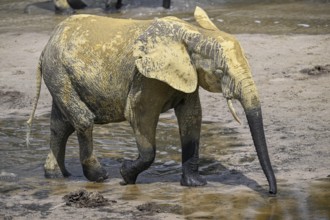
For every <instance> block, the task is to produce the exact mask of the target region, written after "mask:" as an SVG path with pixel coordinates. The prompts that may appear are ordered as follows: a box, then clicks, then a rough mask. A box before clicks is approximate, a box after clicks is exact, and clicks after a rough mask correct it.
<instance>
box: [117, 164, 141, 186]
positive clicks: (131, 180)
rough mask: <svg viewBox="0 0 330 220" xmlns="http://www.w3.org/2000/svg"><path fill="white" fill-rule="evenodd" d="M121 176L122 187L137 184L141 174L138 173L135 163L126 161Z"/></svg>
mask: <svg viewBox="0 0 330 220" xmlns="http://www.w3.org/2000/svg"><path fill="white" fill-rule="evenodd" d="M120 174H121V176H122V177H123V181H122V182H120V184H121V185H128V184H135V182H136V179H137V176H138V175H139V172H137V171H136V168H135V166H134V161H131V160H125V161H124V162H123V165H122V166H121V169H120Z"/></svg>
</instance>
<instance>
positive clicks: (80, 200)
mask: <svg viewBox="0 0 330 220" xmlns="http://www.w3.org/2000/svg"><path fill="white" fill-rule="evenodd" d="M63 200H64V201H65V203H66V205H67V206H74V207H77V208H96V207H100V206H107V205H109V204H110V202H112V203H116V201H109V200H108V199H106V198H104V197H103V196H102V195H101V194H100V193H98V192H87V191H86V190H83V189H81V190H77V191H74V192H71V193H69V194H67V195H65V196H64V197H63Z"/></svg>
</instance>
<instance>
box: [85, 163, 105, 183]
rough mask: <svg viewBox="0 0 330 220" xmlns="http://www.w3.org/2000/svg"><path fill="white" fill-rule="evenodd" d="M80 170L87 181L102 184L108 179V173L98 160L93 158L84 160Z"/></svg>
mask: <svg viewBox="0 0 330 220" xmlns="http://www.w3.org/2000/svg"><path fill="white" fill-rule="evenodd" d="M82 168H83V171H84V175H85V177H86V178H87V179H88V180H89V181H93V182H103V181H104V180H106V179H108V178H109V175H108V172H107V171H106V170H105V169H104V168H103V167H102V166H101V164H100V163H99V162H98V160H97V159H96V158H94V157H92V158H90V159H88V160H85V161H84V163H82Z"/></svg>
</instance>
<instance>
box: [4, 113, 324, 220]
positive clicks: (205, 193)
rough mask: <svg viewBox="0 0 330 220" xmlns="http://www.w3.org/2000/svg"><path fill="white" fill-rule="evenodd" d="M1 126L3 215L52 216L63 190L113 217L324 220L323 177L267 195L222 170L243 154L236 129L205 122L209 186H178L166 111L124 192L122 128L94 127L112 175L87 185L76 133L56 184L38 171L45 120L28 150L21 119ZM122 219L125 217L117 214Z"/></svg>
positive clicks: (129, 145) (204, 165)
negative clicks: (89, 197) (148, 162)
mask: <svg viewBox="0 0 330 220" xmlns="http://www.w3.org/2000/svg"><path fill="white" fill-rule="evenodd" d="M0 123H1V130H0V141H1V142H0V152H1V156H0V159H1V160H0V167H1V170H2V172H1V175H0V182H1V187H0V197H2V201H6V200H8V201H9V203H4V202H0V210H1V209H3V208H6V209H7V210H8V212H9V213H11V211H14V210H17V209H19V210H21V212H23V211H22V210H25V211H26V210H28V211H29V212H38V213H41V216H42V215H51V213H53V211H52V210H54V209H55V208H56V209H57V208H58V207H59V206H60V207H63V206H64V204H65V202H64V200H59V201H58V202H57V204H56V203H55V204H54V203H52V202H54V201H53V199H52V198H54V196H58V197H59V198H63V196H64V195H66V194H68V193H71V192H74V191H77V190H78V189H85V190H87V191H89V192H93V191H97V192H99V193H100V195H99V196H101V195H102V196H104V198H106V199H109V198H110V200H111V201H112V202H111V203H109V205H105V206H102V207H103V208H102V210H103V211H105V210H108V209H111V210H112V212H114V211H113V209H118V208H114V207H113V206H120V205H122V206H124V205H123V204H125V203H131V202H133V201H134V202H137V203H133V205H131V206H132V208H134V211H133V212H132V211H130V212H129V213H133V214H134V215H137V216H139V215H142V216H143V215H148V216H149V215H150V216H153V215H158V214H160V213H166V214H167V215H168V214H173V215H178V216H185V218H186V219H195V218H201V219H227V218H228V217H230V218H231V219H330V211H329V210H330V180H329V179H323V180H314V181H309V182H306V183H304V182H300V183H298V184H287V183H285V181H284V182H283V181H282V183H281V180H280V184H279V194H278V195H277V196H276V197H269V196H268V195H267V194H266V193H265V191H266V189H267V185H262V186H260V185H259V183H258V182H257V181H256V180H254V179H253V178H250V177H249V176H248V175H245V174H244V173H243V172H240V171H239V170H235V169H229V168H228V167H230V163H229V162H228V161H226V160H224V158H226V157H227V156H230V157H231V158H233V155H234V154H236V153H238V154H240V153H242V152H244V151H245V147H244V143H243V139H244V138H241V136H240V135H239V134H238V133H237V131H235V129H228V128H226V129H225V128H223V127H221V126H220V123H210V122H208V123H204V124H203V130H202V140H201V142H202V143H203V145H204V147H203V149H202V151H201V157H202V159H201V166H200V167H201V173H202V175H204V176H205V177H206V179H207V180H208V182H209V184H208V185H207V186H206V187H201V188H186V187H181V186H180V185H179V180H180V175H181V165H180V157H181V152H180V148H179V147H178V146H179V142H178V138H179V137H178V134H177V133H178V128H177V126H176V123H175V120H174V118H173V115H171V114H168V115H167V116H165V117H163V118H162V119H161V120H160V123H159V126H158V132H157V141H158V142H157V143H158V147H157V149H158V150H157V159H156V162H155V163H154V165H153V166H152V167H151V168H150V169H149V170H147V171H146V172H144V173H143V174H141V176H139V179H138V184H137V185H132V186H126V187H123V186H120V184H119V181H120V178H121V177H120V174H119V168H120V164H121V161H122V160H123V158H130V159H134V158H135V157H136V156H137V151H136V147H135V140H134V137H133V135H132V131H131V128H130V127H129V125H128V124H127V123H118V124H109V125H102V126H96V128H95V132H94V140H95V150H96V154H97V155H98V156H99V157H100V158H102V159H101V162H102V164H103V165H104V166H105V168H106V169H107V170H108V171H109V173H110V176H111V179H110V181H107V182H105V183H91V182H88V181H87V180H86V179H85V178H84V176H83V175H82V171H81V168H80V164H79V159H78V147H77V146H78V143H77V139H76V138H75V137H74V135H73V136H72V137H71V138H70V139H69V142H68V149H67V154H66V158H67V160H66V164H67V167H68V169H69V170H70V171H71V173H72V174H73V177H70V178H68V179H55V180H49V179H45V178H44V177H43V168H42V166H43V163H44V160H45V158H46V155H47V153H48V138H49V131H48V130H49V125H48V119H47V118H44V117H42V118H38V119H37V120H36V121H35V124H34V126H33V131H32V137H33V138H32V139H31V146H30V148H26V146H25V124H24V123H25V122H24V121H22V120H15V119H3V120H1V122H0ZM244 135H247V134H244V133H243V137H244ZM215 143H217V145H215ZM212 146H213V148H212ZM210 148H211V149H210ZM215 152H216V153H215ZM215 155H221V156H215ZM239 157H240V156H239ZM250 160H255V158H252V159H251V158H245V159H241V160H238V159H237V161H238V162H239V163H240V164H241V166H244V164H245V163H247V162H248V163H249V164H250V163H251V162H250ZM250 165H251V164H250ZM236 167H238V169H239V166H236ZM256 169H257V168H256ZM259 169H260V168H259ZM21 194H23V195H21ZM17 195H20V196H21V197H23V198H21V197H20V199H22V201H26V202H23V204H20V205H18V203H17V201H15V200H14V201H13V199H9V198H13V196H14V198H15V196H17ZM102 198H103V197H102ZM28 201H29V202H28ZM32 201H34V202H32ZM117 203H118V204H117ZM8 204H10V205H8ZM8 207H9V208H8ZM108 211H109V210H108ZM121 214H123V215H127V216H129V214H128V213H126V214H125V212H124V211H123V210H121ZM0 216H1V211H0Z"/></svg>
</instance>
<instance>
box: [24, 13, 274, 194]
mask: <svg viewBox="0 0 330 220" xmlns="http://www.w3.org/2000/svg"><path fill="white" fill-rule="evenodd" d="M195 18H196V21H197V22H198V23H199V25H200V26H194V25H191V24H189V23H186V22H185V21H183V20H180V19H178V18H176V17H165V18H159V19H155V20H141V21H139V20H125V19H112V18H107V17H99V16H93V15H74V16H71V17H69V18H68V19H66V20H65V21H63V22H62V23H61V24H59V26H58V27H57V28H56V29H55V31H54V32H53V35H52V37H51V38H50V40H49V42H48V44H47V45H46V47H45V49H44V50H43V52H42V54H41V57H40V61H39V66H38V74H37V79H38V80H37V98H36V101H35V104H34V108H33V112H32V114H31V117H30V119H29V120H28V125H29V126H31V123H32V119H33V117H34V113H35V110H36V106H37V102H38V97H39V94H40V86H41V77H42V76H43V79H44V82H45V84H46V86H47V87H48V90H49V91H50V94H51V95H52V98H53V105H52V111H51V125H50V126H51V137H50V148H51V151H50V153H49V154H48V157H47V159H46V163H45V175H46V176H47V177H56V176H58V175H59V174H60V175H63V176H68V175H69V172H68V171H67V170H66V168H65V165H64V156H65V147H66V142H67V139H68V137H69V136H70V135H71V134H72V133H73V132H74V131H76V132H77V136H78V141H79V147H80V161H81V164H82V167H83V171H84V175H85V176H86V178H87V179H89V180H91V181H103V180H105V179H106V178H108V175H107V172H106V171H105V170H104V169H103V168H102V166H101V165H100V163H99V161H98V160H97V158H96V157H95V156H94V154H93V139H92V130H93V125H94V124H105V123H110V122H120V121H124V120H127V121H128V122H129V123H130V125H131V126H132V128H133V131H134V134H135V137H136V142H137V147H138V150H139V156H138V158H137V159H136V160H134V161H128V160H125V161H124V162H123V164H122V167H121V169H120V172H121V175H122V177H123V179H124V184H134V183H135V181H136V179H137V176H138V175H139V174H140V173H141V172H142V171H144V170H146V169H147V168H148V167H149V166H150V165H151V164H152V163H153V161H154V158H155V152H156V143H155V132H156V126H157V123H158V119H159V115H160V113H162V112H165V111H167V110H169V109H172V108H174V110H175V114H176V117H177V120H178V124H179V130H180V138H181V144H182V179H181V185H184V186H201V185H205V184H206V181H205V180H204V179H203V177H201V176H200V175H199V172H198V162H199V139H200V131H201V104H200V100H199V94H198V88H199V86H201V87H202V88H204V89H206V90H208V91H210V92H218V93H220V92H222V93H223V96H224V97H225V98H226V99H227V102H228V106H229V109H230V111H231V113H232V114H233V116H234V117H235V119H237V120H238V118H237V115H236V113H235V110H234V109H233V106H232V104H231V100H232V99H237V100H239V101H240V103H241V104H242V106H243V108H244V110H245V114H246V117H247V120H248V123H249V126H250V131H251V134H252V137H253V141H254V145H255V148H256V151H257V155H258V158H259V161H260V164H261V167H262V169H263V171H264V173H265V175H266V177H267V180H268V183H269V192H270V193H272V194H275V193H276V191H277V189H276V179H275V176H274V172H273V170H272V166H271V162H270V160H269V156H268V151H267V145H266V140H265V135H264V129H263V121H262V115H261V107H260V100H259V96H258V92H257V89H256V86H255V84H254V81H253V79H252V75H251V70H250V67H249V64H248V61H247V60H246V58H245V56H244V54H243V50H242V48H241V47H240V45H239V43H238V41H237V40H236V39H235V38H234V37H233V36H231V35H229V34H226V33H224V32H221V31H220V30H218V28H217V27H216V26H215V25H214V24H213V23H212V22H211V21H210V19H209V18H208V16H207V15H206V13H205V12H204V11H203V10H202V9H200V8H198V7H197V8H196V11H195Z"/></svg>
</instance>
